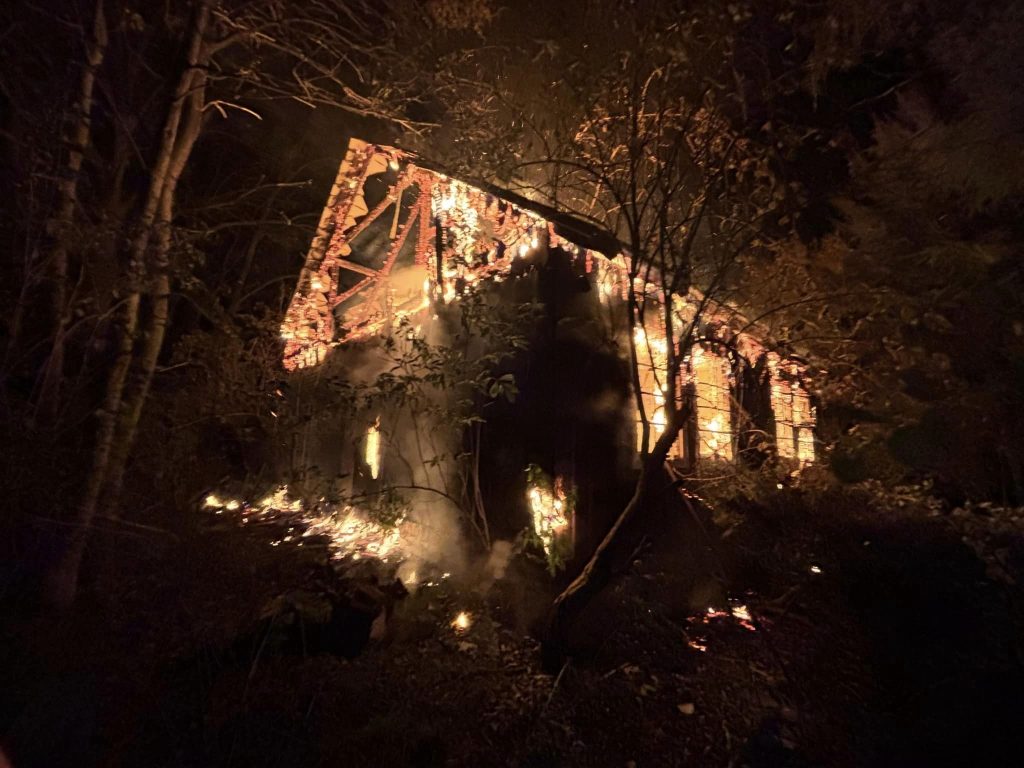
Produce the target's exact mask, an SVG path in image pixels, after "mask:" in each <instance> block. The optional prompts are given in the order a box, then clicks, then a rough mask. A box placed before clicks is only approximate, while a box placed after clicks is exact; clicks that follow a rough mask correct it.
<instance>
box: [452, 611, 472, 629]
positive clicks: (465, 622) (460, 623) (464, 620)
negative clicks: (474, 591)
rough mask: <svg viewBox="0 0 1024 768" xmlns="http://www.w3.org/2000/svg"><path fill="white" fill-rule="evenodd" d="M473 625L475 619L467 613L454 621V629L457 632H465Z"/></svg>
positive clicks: (460, 612) (463, 612)
mask: <svg viewBox="0 0 1024 768" xmlns="http://www.w3.org/2000/svg"><path fill="white" fill-rule="evenodd" d="M472 624H473V617H472V616H470V615H469V614H468V613H466V612H465V611H459V613H458V614H457V615H456V616H455V618H454V619H452V629H454V630H455V631H456V632H460V633H461V632H465V631H466V630H467V629H469V628H470V626H471V625H472Z"/></svg>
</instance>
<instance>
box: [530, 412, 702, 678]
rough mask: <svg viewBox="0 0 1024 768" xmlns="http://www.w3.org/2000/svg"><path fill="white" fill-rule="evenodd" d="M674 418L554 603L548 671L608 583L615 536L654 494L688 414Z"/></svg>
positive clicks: (546, 651)
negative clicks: (581, 615)
mask: <svg viewBox="0 0 1024 768" xmlns="http://www.w3.org/2000/svg"><path fill="white" fill-rule="evenodd" d="M672 421H673V422H675V423H670V424H669V425H668V426H667V427H666V429H665V431H664V432H662V433H661V435H660V436H659V437H658V439H657V441H656V442H655V443H654V447H653V449H652V450H651V452H650V453H649V454H648V455H647V456H645V457H644V461H643V464H641V466H640V476H639V477H638V478H637V481H636V487H635V489H634V490H633V496H632V498H630V500H629V503H627V504H626V506H625V508H624V509H623V510H622V512H621V513H620V514H619V517H618V519H616V521H615V523H614V524H613V525H612V527H611V528H610V529H609V530H608V533H606V534H605V537H604V538H603V539H602V540H601V543H600V544H599V545H598V546H597V549H595V550H594V554H593V555H591V556H590V560H588V561H587V564H586V566H585V567H584V568H583V571H582V572H581V573H580V575H579V576H577V577H576V578H575V579H573V580H572V583H570V584H569V586H567V587H566V588H565V589H564V590H563V591H562V594H560V595H559V596H558V597H557V598H555V602H554V603H553V604H552V605H551V609H550V611H549V613H548V619H547V627H546V628H545V633H544V638H543V664H544V667H545V668H546V669H547V670H549V671H551V670H555V669H560V668H561V666H562V663H563V661H564V659H565V657H566V655H567V650H568V645H569V643H568V633H569V629H570V626H571V624H572V622H573V620H574V619H575V618H576V616H578V615H579V613H580V612H581V611H582V610H583V609H584V608H585V607H586V606H587V604H588V603H589V602H590V601H591V600H592V599H593V598H594V597H595V596H596V595H597V593H598V592H600V591H601V590H602V589H603V588H604V587H605V585H606V584H607V583H608V580H609V578H610V577H611V565H612V555H613V547H614V545H615V542H616V539H618V537H619V535H620V534H621V532H622V530H623V529H624V528H625V527H626V525H627V524H628V523H629V521H630V520H631V519H633V517H634V516H635V515H636V513H637V511H638V510H640V509H643V508H644V507H645V506H646V504H647V501H648V499H649V498H650V496H651V490H652V487H653V485H654V483H655V482H656V481H657V478H658V476H659V472H660V470H661V468H662V466H663V465H664V464H665V460H666V458H668V453H669V451H670V450H671V448H672V444H673V443H674V442H675V440H676V436H677V435H678V433H679V427H678V424H682V423H683V422H684V421H685V418H679V419H677V420H676V419H673V420H672Z"/></svg>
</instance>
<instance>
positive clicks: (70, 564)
mask: <svg viewBox="0 0 1024 768" xmlns="http://www.w3.org/2000/svg"><path fill="white" fill-rule="evenodd" d="M208 18H209V6H208V5H207V3H205V2H203V3H201V4H200V5H199V7H198V8H197V10H196V14H195V17H194V20H193V23H192V29H191V39H190V42H189V49H188V58H187V63H186V66H185V68H184V70H183V71H182V73H181V76H180V77H179V79H178V84H177V87H176V88H175V91H174V95H173V97H172V99H171V102H170V108H169V110H168V114H167V119H166V120H165V121H164V128H163V132H162V134H161V141H160V149H159V151H158V154H157V160H156V163H155V164H154V166H153V171H152V177H151V179H150V186H149V191H148V193H147V195H146V201H145V204H144V206H143V209H142V212H141V214H140V215H139V220H138V224H137V227H138V228H137V230H136V235H135V237H134V238H133V239H132V244H131V249H130V251H129V262H128V272H129V276H130V278H129V279H130V285H129V293H128V296H127V297H126V298H125V299H124V301H123V302H122V305H121V311H120V313H119V318H118V325H119V326H120V342H119V345H118V351H117V357H116V359H115V360H114V363H113V365H112V366H111V369H110V373H109V375H108V378H107V387H106V394H105V396H104V399H103V406H102V408H101V409H100V412H99V414H98V421H99V424H98V426H97V431H96V444H95V446H94V447H93V461H92V468H91V470H90V472H89V475H88V477H87V479H86V482H85V488H84V490H83V493H82V498H81V500H80V502H79V504H78V507H77V509H76V511H75V515H74V518H73V519H72V521H71V527H70V531H71V533H70V534H69V535H68V537H67V541H66V546H65V548H64V551H63V553H62V554H61V557H60V559H59V560H58V562H57V563H56V564H55V566H54V567H53V568H51V569H50V570H49V571H48V572H47V573H46V574H45V578H44V583H43V592H44V595H43V596H44V599H45V600H46V601H47V602H49V603H50V604H52V605H54V606H56V607H66V606H68V605H70V603H71V602H72V601H73V600H74V598H75V594H76V592H77V591H78V572H79V568H80V566H81V563H82V556H83V554H84V553H85V544H86V541H87V540H88V536H89V529H90V527H91V526H92V524H93V520H94V519H95V517H96V508H97V505H98V502H99V498H100V493H101V492H102V490H103V488H104V487H105V486H106V481H107V478H108V476H109V474H108V473H109V469H110V457H111V454H112V453H113V451H114V440H115V436H116V431H117V423H118V415H119V413H120V411H121V406H122V400H123V395H124V388H125V381H126V379H127V378H128V371H129V369H130V368H131V363H132V356H133V351H134V346H135V332H136V329H137V327H138V321H139V305H140V300H141V288H142V283H143V280H144V277H145V272H146V270H145V258H146V253H147V251H148V249H149V242H150V238H151V237H152V233H153V224H154V221H155V219H156V216H157V212H158V208H159V205H160V201H161V199H162V197H163V194H164V189H165V187H166V184H167V176H168V170H169V169H170V166H171V161H172V159H173V155H174V149H175V146H176V144H177V143H178V133H179V127H180V124H181V115H182V111H183V108H184V105H185V101H186V99H187V98H188V95H189V89H190V87H191V85H192V81H193V75H194V72H195V71H196V65H197V62H198V61H199V55H200V52H201V51H202V46H203V34H204V32H205V30H206V25H207V20H208Z"/></svg>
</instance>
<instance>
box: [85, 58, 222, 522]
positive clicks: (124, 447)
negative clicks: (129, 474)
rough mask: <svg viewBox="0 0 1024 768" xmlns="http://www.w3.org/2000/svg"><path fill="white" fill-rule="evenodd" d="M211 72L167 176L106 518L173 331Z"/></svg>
mask: <svg viewBox="0 0 1024 768" xmlns="http://www.w3.org/2000/svg"><path fill="white" fill-rule="evenodd" d="M206 82H207V78H206V73H205V71H203V70H201V69H196V70H194V76H193V79H192V85H191V88H190V90H189V97H188V101H187V105H188V107H187V112H186V116H185V123H184V126H183V127H182V129H181V132H180V134H179V136H178V143H177V146H175V149H174V156H173V159H172V161H171V165H170V168H169V169H168V172H167V182H166V185H165V186H164V192H163V196H162V197H161V198H160V207H159V213H158V215H157V220H156V225H155V226H156V241H155V245H154V248H153V255H152V271H153V278H154V279H153V287H152V292H151V294H150V312H149V322H148V324H147V327H146V330H145V332H144V340H143V346H142V351H141V354H140V355H139V358H138V361H137V365H136V372H135V376H134V381H133V382H131V386H130V387H129V389H128V391H127V393H126V394H125V398H124V403H123V404H122V407H121V413H120V414H119V417H118V422H117V432H116V436H115V439H114V448H113V450H112V451H111V454H110V465H109V468H108V470H107V477H108V480H107V485H106V489H105V495H104V500H103V511H104V514H107V515H113V514H116V511H117V505H118V501H119V499H120V496H121V488H122V486H123V483H124V471H125V467H126V465H127V463H128V457H129V456H130V455H131V450H132V446H133V445H134V443H135V433H136V430H137V428H138V426H139V419H140V418H141V416H142V409H143V407H144V406H145V404H146V399H147V397H148V396H149V389H150V386H151V385H152V383H153V373H154V371H155V370H156V364H157V362H158V361H159V359H160V350H161V349H162V348H163V344H164V336H165V335H166V332H167V317H168V309H169V304H170V296H171V277H170V253H171V222H172V220H173V218H174V200H175V195H176V193H177V189H178V180H179V179H180V178H181V174H182V172H183V171H184V170H185V166H186V164H187V163H188V159H189V157H190V156H191V154H192V148H193V147H194V146H195V143H196V139H198V138H199V133H200V131H201V129H202V122H203V106H204V104H205V102H206Z"/></svg>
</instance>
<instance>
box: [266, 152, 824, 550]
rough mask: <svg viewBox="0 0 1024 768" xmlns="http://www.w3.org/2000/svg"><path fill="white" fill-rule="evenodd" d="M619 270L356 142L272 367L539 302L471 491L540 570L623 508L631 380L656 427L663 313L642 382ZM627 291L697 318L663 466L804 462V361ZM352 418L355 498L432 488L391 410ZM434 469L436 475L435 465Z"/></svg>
mask: <svg viewBox="0 0 1024 768" xmlns="http://www.w3.org/2000/svg"><path fill="white" fill-rule="evenodd" d="M628 258H629V256H628V253H627V252H626V251H625V249H624V248H623V247H622V246H621V245H620V244H619V243H618V242H617V241H616V240H615V238H613V237H611V236H610V235H609V234H608V233H604V232H601V231H599V230H597V229H596V228H595V227H593V226H591V225H589V224H586V223H584V222H581V221H579V220H576V219H574V218H572V217H571V216H567V215H565V214H563V213H562V212H559V211H556V210H553V209H551V208H549V207H546V206H544V205H540V204H537V203H534V202H532V201H530V200H527V199H525V198H523V197H521V196H519V195H516V194H513V193H510V192H507V191H503V190H499V189H497V188H494V187H491V186H489V185H487V184H483V183H474V184H471V183H467V182H465V181H462V180H460V179H457V178H454V177H452V176H450V175H447V174H445V173H443V172H441V171H440V170H438V169H436V168H431V167H429V165H427V164H424V163H423V162H421V161H420V160H419V159H418V158H416V157H414V156H411V155H410V154H408V153H406V152H403V151H402V150H399V149H395V148H392V147H387V146H380V145H374V144H369V143H366V142H363V141H360V140H358V139H353V140H351V141H350V143H349V146H348V150H347V153H346V154H345V157H344V160H343V162H342V163H341V167H340V169H339V171H338V174H337V177H336V179H335V181H334V184H333V187H332V189H331V192H330V196H329V198H328V200H327V204H326V206H325V207H324V210H323V214H322V216H321V218H320V221H319V225H318V228H317V231H316V234H315V237H314V239H313V242H312V244H311V246H310V249H309V253H308V256H307V258H306V262H305V265H304V267H303V269H302V272H301V274H300V277H299V280H298V285H297V286H296V289H295V293H294V295H293V297H292V299H291V303H290V306H289V307H288V310H287V313H286V316H285V318H284V321H283V323H282V325H281V338H282V341H283V344H284V350H283V360H282V362H283V365H284V368H285V369H286V370H287V371H289V372H291V375H293V376H297V377H302V376H309V375H313V374H314V373H315V372H316V371H317V369H318V368H320V367H321V366H323V365H325V363H326V362H327V361H328V360H329V358H335V359H336V360H349V361H353V360H356V359H358V358H357V357H356V356H355V355H356V353H355V352H353V350H355V349H359V348H361V347H362V348H365V347H372V346H373V345H376V344H381V343H384V342H385V340H389V339H393V338H394V336H395V334H401V335H402V336H403V337H404V338H409V337H413V336H418V337H424V336H427V335H429V334H430V328H431V326H432V324H437V323H439V322H442V321H443V318H442V320H438V315H439V312H440V311H443V307H446V306H452V305H457V304H458V303H459V302H460V301H462V300H463V298H464V297H466V296H469V295H471V294H477V295H479V294H481V293H486V294H489V295H490V296H491V298H492V300H496V301H502V300H504V299H505V298H508V300H513V299H514V298H518V299H527V300H530V301H534V302H537V303H539V304H540V305H542V306H543V308H544V310H543V311H544V320H543V321H541V322H540V323H539V324H538V329H537V330H535V331H532V332H531V334H532V340H531V344H530V346H529V349H528V351H527V352H525V353H521V354H518V355H517V356H515V359H514V360H513V362H512V363H511V364H510V365H509V366H506V368H505V369H503V370H505V371H506V373H507V374H508V375H509V376H510V377H512V379H514V381H515V382H516V384H517V386H518V389H519V392H520V397H519V398H518V400H517V401H516V402H514V403H512V402H506V403H502V404H501V406H500V407H496V408H493V409H492V410H491V411H489V412H488V414H487V417H486V420H483V421H482V422H481V423H478V424H475V425H470V426H471V427H472V428H475V429H476V432H477V436H476V438H475V440H476V442H475V450H476V457H475V461H476V462H477V465H478V472H477V476H476V478H475V480H474V483H475V488H474V489H473V490H474V494H475V496H476V497H477V500H478V501H479V502H480V503H481V504H483V500H482V499H481V498H480V497H481V495H484V496H487V500H486V503H487V507H488V514H487V515H486V516H483V515H482V525H483V528H484V529H485V530H482V531H481V533H482V535H483V536H484V537H485V539H488V538H491V537H498V536H510V535H514V533H515V528H516V526H519V527H523V525H528V526H532V528H533V531H534V533H535V534H536V535H537V536H538V537H539V538H540V539H541V541H542V542H543V543H544V546H545V548H546V549H548V550H549V554H550V550H551V549H552V548H553V547H555V546H556V542H558V541H562V542H565V541H569V542H570V543H571V542H577V543H578V544H579V545H580V548H581V549H583V550H586V549H588V548H589V545H590V544H592V543H595V542H596V540H597V537H598V536H599V535H600V533H599V531H600V529H601V526H602V525H603V524H604V523H603V521H604V520H605V519H607V517H608V515H609V514H610V511H608V510H610V509H611V508H612V507H614V506H615V505H616V504H617V503H618V502H617V501H616V499H615V496H616V492H615V488H616V483H617V482H618V480H619V479H621V477H622V476H623V474H628V472H629V471H630V469H631V467H632V466H635V462H636V455H637V451H638V449H639V443H640V440H639V435H640V432H641V429H640V425H641V417H640V414H639V412H638V409H637V408H636V405H635V402H636V398H634V397H633V396H632V394H631V389H632V386H633V384H632V382H633V381H639V384H640V392H641V397H642V401H643V405H644V411H645V413H646V414H647V417H648V421H649V423H650V427H651V431H652V439H653V438H654V437H656V436H657V434H659V433H660V431H661V430H663V429H664V427H665V415H664V414H665V402H664V394H663V393H664V392H665V391H666V387H665V384H664V377H665V372H666V370H667V367H666V354H667V341H666V338H665V332H664V327H663V326H659V320H658V318H659V317H661V316H662V312H661V311H657V312H653V313H650V314H649V318H650V319H649V320H645V322H644V323H643V324H642V325H641V326H638V327H637V328H636V330H635V335H634V339H633V340H634V342H635V345H636V349H637V360H638V364H637V368H638V370H637V371H636V373H637V374H638V376H637V377H636V378H634V377H633V375H632V374H631V372H630V371H629V363H628V342H629V339H628V336H624V334H628V330H626V329H627V328H628V324H627V321H626V318H627V312H628V307H627V303H626V298H627V288H628V281H629V280H630V274H629V270H628V268H627V259H628ZM635 287H636V290H637V292H638V293H643V295H645V296H646V297H648V299H649V301H650V302H651V303H652V304H657V305H659V306H661V307H662V308H664V303H665V302H666V301H668V302H671V306H672V312H673V313H675V315H676V316H677V317H678V318H679V320H680V323H681V326H682V327H685V326H686V322H687V321H688V320H692V319H693V317H694V313H695V312H696V311H697V310H696V306H697V305H698V304H700V306H701V311H702V312H703V316H702V319H701V321H700V328H701V331H702V334H701V340H700V341H699V343H695V344H694V345H693V346H692V349H691V352H690V354H689V356H687V357H686V358H684V365H683V370H682V377H683V380H682V381H681V382H680V383H681V386H680V387H679V389H680V391H682V392H685V393H686V396H689V397H692V398H693V404H694V407H693V408H692V409H691V411H692V413H693V418H692V419H691V421H690V423H688V424H686V425H684V427H683V429H682V430H681V432H680V436H679V438H678V440H677V441H676V444H675V446H674V447H673V450H672V452H671V456H670V460H671V461H673V462H675V463H676V464H677V465H679V466H680V467H681V468H683V469H685V470H686V471H690V472H700V471H701V470H702V468H704V467H707V466H709V465H710V463H715V462H731V461H737V460H742V459H743V457H744V455H748V456H749V454H751V453H754V452H758V453H760V454H761V455H764V454H765V453H766V452H768V451H770V452H772V453H774V455H775V456H776V457H777V458H778V459H779V460H780V461H784V462H792V463H793V464H794V465H804V464H807V463H809V462H813V461H814V458H815V444H814V423H815V411H814V407H813V405H812V404H811V401H810V398H809V396H808V392H807V389H806V387H805V384H804V373H803V370H802V367H801V366H800V364H799V363H798V362H796V361H793V360H787V359H783V358H781V357H780V356H779V355H777V354H775V353H774V352H773V351H771V349H770V347H769V345H767V344H765V343H763V341H762V340H761V339H758V338H757V337H756V335H755V334H754V333H753V332H751V331H750V330H749V329H744V330H736V329H735V323H733V322H731V321H730V320H731V319H732V318H735V317H736V312H735V310H732V311H730V312H724V311H720V310H721V308H719V307H717V306H716V305H715V304H714V302H711V301H702V297H700V296H697V295H688V296H670V297H665V296H663V295H660V294H659V293H658V291H657V289H656V288H655V287H654V286H653V285H648V284H642V285H638V286H635ZM439 308H442V309H439ZM661 322H663V321H661ZM594 328H599V329H600V332H599V333H598V332H595V331H594V330H593V329H594ZM624 339H625V341H624ZM387 343H393V342H387ZM345 355H349V357H345ZM344 364H346V363H342V365H344ZM353 365H354V363H353ZM512 379H509V380H512ZM510 399H511V398H510ZM353 418H354V420H355V421H357V422H358V424H357V425H356V427H355V428H353V425H351V424H348V425H346V426H345V429H346V430H348V432H347V437H345V438H344V439H341V440H339V441H337V443H336V446H335V448H336V454H337V455H336V456H335V457H333V458H332V459H331V461H332V462H335V463H336V466H337V468H338V470H339V476H344V477H346V478H348V483H349V490H350V491H351V492H352V493H353V494H354V495H356V496H358V495H360V494H364V495H365V494H366V493H368V492H372V491H373V490H374V489H381V488H384V487H386V486H387V484H388V483H393V484H395V485H398V486H404V487H420V488H422V487H424V486H426V485H429V484H430V481H429V479H428V478H426V477H425V475H426V474H429V469H430V468H429V467H428V468H427V470H423V469H420V468H419V467H412V466H410V465H411V464H413V463H416V461H415V460H412V461H410V460H409V459H408V458H407V457H406V458H398V457H397V453H400V452H399V451H396V448H397V446H398V443H400V442H401V441H402V439H403V438H401V437H400V436H399V433H400V432H401V429H400V428H399V426H398V425H397V423H396V419H395V417H394V416H392V415H390V414H389V413H388V406H387V404H386V403H385V404H383V405H382V406H381V408H380V409H379V410H378V412H376V413H366V414H360V415H358V417H356V416H355V415H354V417H353ZM468 429H469V428H467V427H466V426H465V425H455V426H452V427H451V430H453V431H455V432H464V431H467V430H468ZM498 435H501V437H500V438H498V437H497V436H498ZM433 437H436V435H434V436H433ZM441 439H442V440H447V441H449V443H450V444H451V445H454V446H456V447H457V446H459V445H464V444H465V441H466V437H465V435H463V434H451V435H447V436H444V437H442V438H441ZM451 452H452V453H458V450H457V449H453V450H452V451H451ZM393 454H396V455H393ZM422 457H423V454H422V449H421V450H420V458H422ZM424 463H426V464H429V463H430V462H429V461H426V462H424ZM434 469H435V470H437V471H438V472H442V470H441V469H439V468H438V467H437V466H436V462H435V466H434ZM528 470H529V471H528ZM399 478H401V479H399ZM462 490H463V491H465V490H466V487H465V485H464V486H463V489H462ZM444 495H446V496H448V497H451V495H452V494H451V493H447V492H446V493H445V494H444ZM602 508H607V509H605V511H604V512H602V511H601V510H602ZM584 520H585V521H587V522H585V523H581V521H584ZM501 521H505V523H504V524H503V523H502V522H501ZM474 524H476V523H474ZM488 525H490V527H491V529H490V530H486V529H487V528H488Z"/></svg>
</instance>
